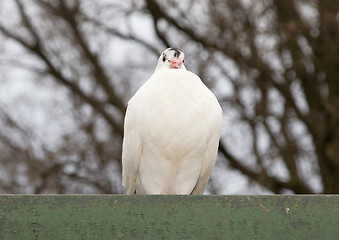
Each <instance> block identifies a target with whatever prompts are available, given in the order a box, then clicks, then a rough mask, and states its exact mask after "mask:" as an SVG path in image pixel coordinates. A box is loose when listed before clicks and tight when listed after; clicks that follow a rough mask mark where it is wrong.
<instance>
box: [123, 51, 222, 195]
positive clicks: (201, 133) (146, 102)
mask: <svg viewBox="0 0 339 240" xmlns="http://www.w3.org/2000/svg"><path fill="white" fill-rule="evenodd" d="M222 114H223V112H222V108H221V106H220V104H219V102H218V100H217V98H216V97H215V95H214V94H213V93H212V92H211V91H210V90H209V89H208V88H207V86H206V85H205V84H204V83H203V82H202V81H201V79H200V78H199V77H198V76H197V75H196V74H194V73H193V72H190V71H188V70H186V67H185V65H184V53H183V51H182V50H180V49H178V48H167V49H166V50H164V51H163V52H162V53H161V55H160V57H159V59H158V63H157V66H156V68H155V70H154V73H153V74H152V75H151V77H150V78H149V79H148V80H147V81H146V82H145V83H144V85H142V86H141V88H140V89H139V90H138V91H137V92H136V93H135V94H134V96H133V97H132V98H131V99H130V100H129V101H128V104H127V110H126V113H125V119H124V137H123V146H122V184H123V186H124V187H125V188H126V191H127V194H180V195H198V194H203V193H204V190H205V188H206V185H207V183H208V180H209V178H210V176H211V173H212V170H213V168H214V165H215V161H216V157H217V152H218V145H219V139H220V135H221V127H222Z"/></svg>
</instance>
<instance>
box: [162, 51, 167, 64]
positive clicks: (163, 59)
mask: <svg viewBox="0 0 339 240" xmlns="http://www.w3.org/2000/svg"><path fill="white" fill-rule="evenodd" d="M162 61H163V62H165V61H166V54H165V53H163V54H162Z"/></svg>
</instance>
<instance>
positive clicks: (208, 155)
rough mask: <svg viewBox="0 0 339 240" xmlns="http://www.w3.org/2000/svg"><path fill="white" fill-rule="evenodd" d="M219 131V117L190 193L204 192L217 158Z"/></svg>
mask: <svg viewBox="0 0 339 240" xmlns="http://www.w3.org/2000/svg"><path fill="white" fill-rule="evenodd" d="M220 132H221V118H220V124H218V126H217V127H216V128H215V131H214V133H213V135H212V137H211V139H210V140H209V141H208V143H207V148H206V151H205V156H204V159H203V162H202V166H201V171H200V175H199V178H198V181H197V184H196V185H195V187H194V188H193V190H192V192H191V194H192V195H199V194H204V191H205V188H206V185H207V183H208V180H209V178H210V176H211V174H212V170H213V167H214V164H215V160H216V158H217V154H218V146H219V139H220Z"/></svg>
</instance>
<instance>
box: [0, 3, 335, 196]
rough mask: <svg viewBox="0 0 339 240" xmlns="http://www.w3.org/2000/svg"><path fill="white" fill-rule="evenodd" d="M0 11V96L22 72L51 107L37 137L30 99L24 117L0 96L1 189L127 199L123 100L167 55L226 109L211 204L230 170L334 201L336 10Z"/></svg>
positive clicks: (312, 6)
mask: <svg viewBox="0 0 339 240" xmlns="http://www.w3.org/2000/svg"><path fill="white" fill-rule="evenodd" d="M9 2H10V3H9ZM0 9H1V10H0V14H1V15H0V41H3V42H4V44H2V48H3V49H0V66H2V68H1V69H5V70H6V71H3V75H2V79H3V80H1V81H0V86H1V85H3V86H6V84H8V82H9V81H10V79H12V80H11V81H14V80H13V79H14V78H21V79H26V78H28V74H26V72H27V73H29V76H30V79H32V80H33V81H34V83H35V84H36V85H38V86H39V87H40V88H42V90H41V91H44V92H47V95H48V97H44V98H42V99H47V100H48V101H49V105H48V107H47V109H45V112H44V114H45V115H47V116H48V117H49V118H48V117H46V116H45V118H47V120H46V121H47V124H46V125H45V126H37V125H38V124H37V123H36V122H37V121H38V119H39V117H32V116H31V115H30V114H32V113H31V112H30V111H28V110H27V108H29V107H30V106H32V105H29V101H27V99H26V100H25V101H22V102H23V103H26V105H25V104H23V106H25V107H24V109H21V108H20V107H19V106H20V104H18V105H15V106H13V105H9V104H7V105H6V104H5V103H4V102H5V101H4V100H1V98H0V100H1V101H0V123H1V128H0V151H1V155H0V163H1V165H2V169H1V170H0V191H2V192H33V193H43V192H57V193H70V192H73V193H84V192H98V193H111V192H114V193H119V192H122V191H123V189H122V187H121V186H120V171H121V168H120V167H121V166H120V165H121V162H120V161H121V156H120V155H121V140H122V136H123V116H124V112H125V106H126V103H127V100H128V99H129V97H130V96H131V95H132V94H133V93H134V92H135V91H136V89H137V88H138V87H139V86H140V85H141V84H142V83H143V82H144V81H145V80H146V79H147V78H148V76H149V75H150V74H151V73H152V71H153V69H154V67H155V63H156V59H157V57H158V54H159V53H160V52H161V51H162V50H163V49H164V48H166V47H168V46H175V47H179V48H181V49H183V50H184V51H185V55H186V61H185V63H186V65H187V68H188V69H190V70H192V71H193V72H196V73H197V74H198V75H199V76H201V78H202V79H203V80H204V81H205V83H206V84H207V85H208V86H209V87H210V88H211V89H212V90H213V91H214V92H215V94H216V95H217V97H218V99H219V101H220V103H221V105H222V106H223V109H224V130H223V134H222V139H221V142H220V151H219V159H218V164H217V165H218V169H219V171H217V173H218V174H214V175H213V177H212V181H211V184H210V186H209V191H210V192H211V193H222V192H223V189H222V188H223V186H225V183H224V182H223V181H228V182H232V179H229V178H227V177H223V175H225V174H227V171H226V170H225V169H232V170H235V171H238V172H240V173H241V175H242V176H243V177H245V178H246V179H248V180H249V182H254V183H255V184H257V185H258V186H261V190H259V192H272V193H285V192H294V193H339V84H338V77H337V76H338V75H339V44H338V39H339V3H338V2H337V1H334V0H329V1H312V0H310V1H304V0H286V1H277V0H255V1H237V0H228V1H219V0H209V1H176V0H166V1H159V0H145V1H136V0H130V1H113V0H112V1H95V2H94V1H86V0H83V1H77V0H67V1H66V0H59V1H51V0H50V1H49V0H28V1H21V0H13V1H7V2H6V3H4V2H2V3H0ZM9 12H10V15H11V16H10V17H9V16H8V15H9ZM14 49H15V50H14ZM13 52H14V53H15V54H13ZM16 52H19V53H16ZM10 69H12V70H10ZM10 71H14V72H16V73H17V72H20V71H21V72H25V74H21V75H20V74H19V73H17V75H15V74H14V76H11V75H9V76H7V75H6V73H8V72H10ZM18 75H19V76H18ZM28 95H29V94H28ZM56 95H58V96H61V97H59V98H56V99H53V101H52V103H51V101H50V98H52V97H51V96H56ZM31 97H32V96H28V99H31ZM16 101H18V100H16ZM15 104H16V103H15ZM42 104H43V103H42V102H41V101H38V102H37V103H36V105H38V106H40V105H42ZM20 110H21V112H24V113H26V115H25V114H18V112H20ZM32 111H33V110H32ZM27 112H28V113H30V114H27ZM40 117H41V116H40ZM65 119H67V121H66V120H65ZM59 121H60V122H63V123H60V124H56V122H58V123H59ZM38 122H39V121H38ZM55 125H57V127H55ZM53 126H54V127H55V128H56V129H55V130H53V131H52V130H51V128H52V127H53ZM46 134H53V135H58V136H59V138H58V139H52V140H50V136H49V135H46ZM220 169H221V170H220ZM228 173H229V172H228ZM220 179H221V180H220Z"/></svg>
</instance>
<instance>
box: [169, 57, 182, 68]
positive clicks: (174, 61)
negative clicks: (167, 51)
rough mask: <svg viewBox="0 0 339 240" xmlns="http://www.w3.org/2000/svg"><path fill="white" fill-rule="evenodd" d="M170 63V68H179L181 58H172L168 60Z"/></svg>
mask: <svg viewBox="0 0 339 240" xmlns="http://www.w3.org/2000/svg"><path fill="white" fill-rule="evenodd" d="M170 63H171V65H170V68H176V69H178V68H181V65H182V61H181V59H179V58H173V59H172V60H171V61H170Z"/></svg>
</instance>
